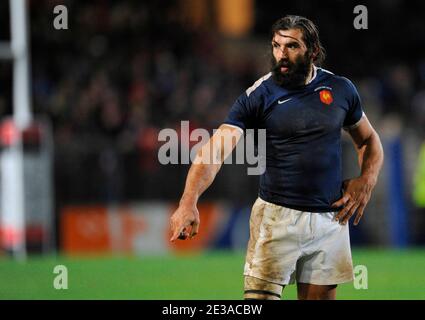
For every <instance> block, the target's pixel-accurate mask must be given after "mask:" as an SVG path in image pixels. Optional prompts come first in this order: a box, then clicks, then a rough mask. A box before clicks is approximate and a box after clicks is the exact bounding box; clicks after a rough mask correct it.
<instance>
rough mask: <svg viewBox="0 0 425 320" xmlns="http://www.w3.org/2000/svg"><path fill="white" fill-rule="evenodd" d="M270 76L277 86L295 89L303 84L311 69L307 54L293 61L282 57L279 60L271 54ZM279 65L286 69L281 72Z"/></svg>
mask: <svg viewBox="0 0 425 320" xmlns="http://www.w3.org/2000/svg"><path fill="white" fill-rule="evenodd" d="M271 64H272V68H271V71H272V77H273V80H274V81H275V82H276V84H278V85H279V86H281V87H283V88H285V89H295V88H297V87H301V86H303V85H305V82H306V79H307V77H308V75H309V73H310V70H311V60H310V57H309V54H308V53H306V54H305V55H304V56H300V57H298V58H297V59H296V60H295V62H294V63H292V62H291V61H289V59H282V60H280V61H279V62H277V61H276V59H275V58H274V56H272V61H271ZM281 67H286V68H288V70H287V71H286V72H285V73H282V71H281V70H280V68H281Z"/></svg>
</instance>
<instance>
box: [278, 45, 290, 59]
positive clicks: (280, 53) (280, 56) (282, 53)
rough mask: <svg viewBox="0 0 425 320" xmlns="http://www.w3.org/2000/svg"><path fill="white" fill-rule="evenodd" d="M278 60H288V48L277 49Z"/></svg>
mask: <svg viewBox="0 0 425 320" xmlns="http://www.w3.org/2000/svg"><path fill="white" fill-rule="evenodd" d="M277 58H278V59H279V60H281V59H286V58H288V51H287V50H286V47H282V48H278V49H277Z"/></svg>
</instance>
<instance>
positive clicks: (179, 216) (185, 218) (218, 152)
mask: <svg viewBox="0 0 425 320" xmlns="http://www.w3.org/2000/svg"><path fill="white" fill-rule="evenodd" d="M241 135H242V132H241V130H238V129H237V128H234V127H231V126H228V125H221V126H220V127H219V128H218V130H217V131H216V132H215V134H214V135H213V136H212V138H211V139H210V140H209V141H208V142H207V143H206V144H205V145H204V146H202V148H201V149H200V150H199V151H198V153H197V155H196V158H195V160H194V162H193V164H192V165H191V167H190V169H189V173H188V175H187V178H186V185H185V188H184V192H183V195H182V197H181V199H180V203H179V207H178V208H177V210H176V211H175V212H174V214H173V215H172V217H171V220H170V223H171V232H172V236H171V241H175V240H176V239H182V240H185V239H186V238H187V237H190V238H192V237H194V236H195V235H196V234H197V233H198V230H199V223H200V220H199V212H198V209H197V207H196V204H197V202H198V199H199V197H200V196H201V194H202V193H203V192H204V191H205V190H206V189H207V188H208V187H209V186H210V185H211V183H212V182H213V181H214V178H215V176H216V175H217V173H218V171H219V170H220V168H221V165H222V163H223V161H224V160H225V159H226V158H227V156H228V155H230V153H231V152H232V150H233V149H234V147H235V146H236V144H237V143H238V141H239V139H240V137H241Z"/></svg>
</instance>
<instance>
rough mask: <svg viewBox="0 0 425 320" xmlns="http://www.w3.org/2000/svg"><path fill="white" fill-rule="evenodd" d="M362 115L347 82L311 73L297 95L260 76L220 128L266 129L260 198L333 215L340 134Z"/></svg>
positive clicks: (338, 188) (338, 182) (339, 192)
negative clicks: (224, 126)
mask: <svg viewBox="0 0 425 320" xmlns="http://www.w3.org/2000/svg"><path fill="white" fill-rule="evenodd" d="M323 90H327V92H330V94H331V96H332V101H331V100H330V99H329V97H328V95H327V94H326V92H322V94H321V91H323ZM321 95H322V99H321ZM288 99H289V100H288ZM285 100H286V101H285ZM279 102H280V103H279ZM325 102H327V103H325ZM362 114H363V111H362V107H361V101H360V98H359V95H358V93H357V90H356V88H355V86H354V85H353V83H352V82H351V81H350V80H348V79H347V78H344V77H340V76H336V75H334V74H332V73H330V72H328V71H324V70H323V69H320V68H317V71H316V76H315V78H314V79H313V81H311V82H310V83H309V84H308V85H306V86H304V87H302V88H299V89H297V90H286V89H283V88H281V87H279V86H278V85H276V84H275V83H274V81H273V79H272V77H270V76H265V77H263V78H262V79H260V80H259V81H257V82H256V83H255V84H254V86H253V87H251V88H249V89H248V90H247V91H246V92H245V93H243V94H242V95H241V96H240V97H239V98H238V99H237V101H236V102H235V103H234V105H233V106H232V108H231V110H230V112H229V114H228V117H227V118H226V120H225V121H224V123H225V124H231V125H235V126H238V127H240V128H242V129H266V137H267V144H266V146H267V153H266V165H267V167H266V171H265V173H264V174H263V175H262V176H261V178H260V190H259V196H260V197H261V198H262V199H264V200H266V201H269V202H272V203H275V204H279V205H283V206H286V207H289V208H294V209H297V210H301V211H309V212H326V211H335V209H333V208H331V207H330V206H331V204H332V203H333V202H334V201H336V200H338V199H339V198H340V197H341V195H342V163H341V161H342V160H341V129H342V128H343V127H348V126H352V125H354V124H356V123H357V122H358V121H359V120H360V119H361V117H362Z"/></svg>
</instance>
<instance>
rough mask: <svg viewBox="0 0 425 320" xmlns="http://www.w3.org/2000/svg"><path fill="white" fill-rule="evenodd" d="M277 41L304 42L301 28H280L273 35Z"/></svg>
mask: <svg viewBox="0 0 425 320" xmlns="http://www.w3.org/2000/svg"><path fill="white" fill-rule="evenodd" d="M273 40H275V41H284V40H286V41H288V40H295V41H297V42H299V43H300V44H304V41H303V33H302V31H301V30H300V29H289V30H278V31H276V32H275V34H274V36H273Z"/></svg>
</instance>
